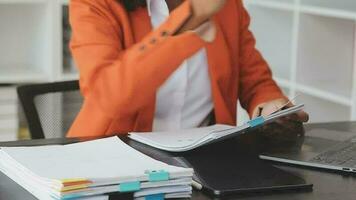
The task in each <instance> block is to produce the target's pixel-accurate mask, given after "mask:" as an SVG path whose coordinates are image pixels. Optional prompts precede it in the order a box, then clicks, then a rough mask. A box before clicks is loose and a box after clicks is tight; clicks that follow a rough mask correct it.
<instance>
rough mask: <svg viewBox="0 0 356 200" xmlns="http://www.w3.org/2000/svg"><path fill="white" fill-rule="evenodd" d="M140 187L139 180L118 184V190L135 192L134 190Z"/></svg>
mask: <svg viewBox="0 0 356 200" xmlns="http://www.w3.org/2000/svg"><path fill="white" fill-rule="evenodd" d="M140 189H141V183H140V181H133V182H127V183H121V184H120V185H119V191H120V192H135V191H139V190H140Z"/></svg>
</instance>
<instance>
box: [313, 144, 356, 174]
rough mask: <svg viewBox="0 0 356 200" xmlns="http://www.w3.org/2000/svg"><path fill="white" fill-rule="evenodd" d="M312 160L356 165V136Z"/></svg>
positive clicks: (328, 163) (330, 163)
mask: <svg viewBox="0 0 356 200" xmlns="http://www.w3.org/2000/svg"><path fill="white" fill-rule="evenodd" d="M310 161H311V162H314V163H319V164H326V165H333V166H346V167H356V137H353V138H351V139H349V140H347V141H345V142H341V143H340V144H338V145H335V146H333V147H331V148H330V149H328V150H327V151H325V152H324V153H321V154H319V155H318V156H316V157H314V158H313V159H311V160H310Z"/></svg>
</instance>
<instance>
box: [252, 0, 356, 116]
mask: <svg viewBox="0 0 356 200" xmlns="http://www.w3.org/2000/svg"><path fill="white" fill-rule="evenodd" d="M245 3H246V5H248V10H249V11H250V14H251V19H252V30H253V32H254V33H255V36H256V39H257V47H258V48H259V49H260V50H261V52H262V53H263V55H264V56H265V57H266V60H268V61H269V63H270V64H271V68H272V71H273V74H274V77H276V78H275V80H276V82H277V83H278V85H279V86H280V87H281V88H282V89H283V91H284V92H285V93H288V94H289V96H291V97H293V96H295V95H296V94H301V95H300V96H299V97H298V98H297V100H298V101H299V103H304V104H306V106H307V108H308V109H307V111H309V112H310V114H311V118H312V120H311V121H312V122H326V121H343V120H356V84H355V83H356V41H355V38H356V1H355V0H295V1H284V0H246V1H245ZM281 13H285V14H284V17H283V15H281ZM281 18H283V19H281ZM287 21H289V22H290V23H287ZM273 22H274V23H275V24H273ZM288 37H289V38H290V40H289V41H288V40H287V39H286V38H288ZM275 41H281V42H282V43H283V44H284V43H285V44H284V46H285V48H284V49H285V50H286V51H287V52H288V53H289V52H290V55H288V56H286V52H283V53H281V48H280V47H278V46H280V44H279V43H277V44H276V45H272V44H273V42H274V43H275ZM290 49H291V50H290ZM275 60H277V61H275ZM276 63H290V64H289V65H286V64H284V66H287V69H286V68H283V67H282V66H283V65H282V64H279V65H278V64H276ZM288 73H289V74H288ZM288 75H289V76H288ZM277 77H278V78H277Z"/></svg>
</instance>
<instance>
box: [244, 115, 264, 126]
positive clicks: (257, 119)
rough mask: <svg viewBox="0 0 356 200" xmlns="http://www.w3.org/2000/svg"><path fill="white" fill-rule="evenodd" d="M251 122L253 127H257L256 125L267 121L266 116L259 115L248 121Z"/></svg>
mask: <svg viewBox="0 0 356 200" xmlns="http://www.w3.org/2000/svg"><path fill="white" fill-rule="evenodd" d="M248 123H249V124H250V127H251V128H253V127H256V126H259V125H262V124H263V123H265V118H263V117H262V116H261V117H257V118H255V119H253V120H251V121H249V122H248Z"/></svg>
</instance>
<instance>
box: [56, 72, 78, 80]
mask: <svg viewBox="0 0 356 200" xmlns="http://www.w3.org/2000/svg"><path fill="white" fill-rule="evenodd" d="M60 79H61V80H63V81H68V80H78V79H79V74H78V73H75V72H72V73H64V74H62V76H61V78H60Z"/></svg>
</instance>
